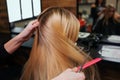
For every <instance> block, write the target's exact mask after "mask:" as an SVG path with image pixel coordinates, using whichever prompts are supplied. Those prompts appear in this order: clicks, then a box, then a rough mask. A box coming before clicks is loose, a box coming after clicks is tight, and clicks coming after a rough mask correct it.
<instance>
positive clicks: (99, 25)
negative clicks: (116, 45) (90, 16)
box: [93, 20, 102, 33]
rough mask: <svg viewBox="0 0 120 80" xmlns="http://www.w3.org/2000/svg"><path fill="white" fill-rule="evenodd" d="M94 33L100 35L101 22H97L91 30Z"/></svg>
mask: <svg viewBox="0 0 120 80" xmlns="http://www.w3.org/2000/svg"><path fill="white" fill-rule="evenodd" d="M93 32H94V33H102V21H101V20H100V21H97V22H96V24H95V25H94V29H93Z"/></svg>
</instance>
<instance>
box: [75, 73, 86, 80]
mask: <svg viewBox="0 0 120 80" xmlns="http://www.w3.org/2000/svg"><path fill="white" fill-rule="evenodd" d="M76 76H78V79H80V80H81V79H82V80H85V75H84V73H83V72H80V73H77V74H76Z"/></svg>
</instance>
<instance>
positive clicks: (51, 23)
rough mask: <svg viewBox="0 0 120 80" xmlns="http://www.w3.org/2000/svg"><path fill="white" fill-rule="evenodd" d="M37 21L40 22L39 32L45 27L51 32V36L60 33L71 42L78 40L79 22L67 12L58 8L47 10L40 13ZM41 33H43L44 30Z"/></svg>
mask: <svg viewBox="0 0 120 80" xmlns="http://www.w3.org/2000/svg"><path fill="white" fill-rule="evenodd" d="M38 21H39V22H40V27H39V30H41V29H42V28H43V27H47V28H49V29H50V30H49V32H50V31H51V32H53V34H56V33H62V34H63V35H64V36H66V37H67V38H69V39H70V40H72V41H73V42H75V41H76V40H77V38H78V33H79V28H80V24H79V21H78V20H77V18H76V17H75V16H74V15H73V14H72V13H70V12H69V11H68V10H65V9H63V8H59V7H51V8H48V9H47V10H45V11H43V12H42V13H41V15H40V16H39V17H38ZM41 26H43V27H41ZM44 29H45V28H44ZM43 31H44V32H45V30H43ZM52 36H53V35H52Z"/></svg>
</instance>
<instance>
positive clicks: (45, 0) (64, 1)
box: [42, 0, 77, 15]
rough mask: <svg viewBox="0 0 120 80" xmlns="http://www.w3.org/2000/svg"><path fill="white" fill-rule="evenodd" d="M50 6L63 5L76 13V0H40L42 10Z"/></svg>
mask: <svg viewBox="0 0 120 80" xmlns="http://www.w3.org/2000/svg"><path fill="white" fill-rule="evenodd" d="M51 6H59V7H63V8H66V9H68V10H70V11H71V12H72V13H74V14H75V15H76V14H77V13H76V12H77V0H42V10H44V9H46V8H48V7H51Z"/></svg>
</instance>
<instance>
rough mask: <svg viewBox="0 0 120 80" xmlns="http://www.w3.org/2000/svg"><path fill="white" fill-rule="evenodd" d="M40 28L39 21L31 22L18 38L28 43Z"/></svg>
mask: <svg viewBox="0 0 120 80" xmlns="http://www.w3.org/2000/svg"><path fill="white" fill-rule="evenodd" d="M38 26H39V22H38V20H33V21H31V22H29V24H28V25H27V26H26V28H25V29H24V30H23V31H22V32H21V33H20V34H19V35H18V36H19V37H21V38H22V40H23V41H26V40H28V39H29V38H30V37H31V36H32V35H33V33H34V31H35V28H37V27H38Z"/></svg>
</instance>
